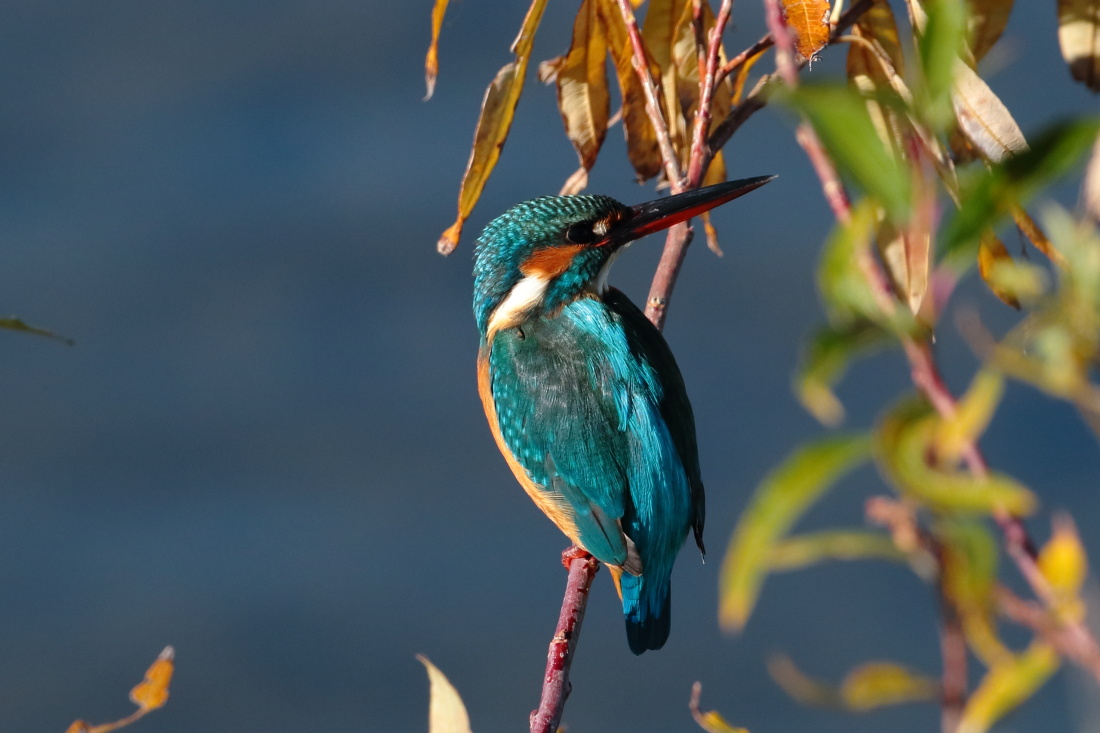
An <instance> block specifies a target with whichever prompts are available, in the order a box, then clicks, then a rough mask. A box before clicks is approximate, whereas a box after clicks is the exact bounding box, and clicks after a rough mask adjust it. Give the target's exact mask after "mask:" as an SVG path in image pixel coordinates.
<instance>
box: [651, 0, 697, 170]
mask: <svg viewBox="0 0 1100 733" xmlns="http://www.w3.org/2000/svg"><path fill="white" fill-rule="evenodd" d="M685 13H687V15H688V17H689V18H690V17H691V1H690V0H651V2H650V3H649V9H648V10H646V14H645V24H644V25H643V26H642V40H643V41H644V42H645V47H646V49H647V50H648V51H649V53H650V54H651V55H652V57H653V62H654V63H655V64H656V65H657V67H658V68H659V69H660V76H659V77H657V78H659V79H660V82H661V85H660V88H659V90H658V91H659V93H660V94H659V96H660V100H661V113H662V114H663V115H664V118H665V125H666V126H667V127H668V136H669V140H670V141H671V142H672V149H673V150H675V151H677V152H678V153H682V151H683V150H684V148H685V146H686V145H687V144H688V142H687V141H688V140H689V136H690V134H691V133H690V132H689V130H690V129H691V123H690V121H688V120H685V119H684V115H683V111H682V109H683V108H682V106H681V104H680V88H679V87H680V83H679V81H678V78H677V77H678V72H679V69H678V67H677V64H676V58H677V53H676V44H677V43H678V42H679V41H680V39H681V37H682V36H683V35H684V33H685V32H686V33H687V34H689V35H690V38H688V39H687V43H689V44H690V48H691V49H692V59H694V58H695V56H694V48H695V35H694V33H693V32H692V30H691V24H690V22H689V23H688V24H687V26H686V30H685V27H684V25H683V23H682V22H681V21H682V19H683V17H684V14H685ZM681 55H682V54H681ZM696 69H698V66H696ZM697 78H698V77H697ZM696 94H698V88H696Z"/></svg>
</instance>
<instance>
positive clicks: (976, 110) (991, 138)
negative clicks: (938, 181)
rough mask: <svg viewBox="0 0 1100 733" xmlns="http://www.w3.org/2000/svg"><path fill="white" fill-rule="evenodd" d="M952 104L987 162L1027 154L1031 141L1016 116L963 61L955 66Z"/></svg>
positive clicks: (971, 141)
mask: <svg viewBox="0 0 1100 733" xmlns="http://www.w3.org/2000/svg"><path fill="white" fill-rule="evenodd" d="M951 104H952V106H953V107H954V109H955V119H956V121H957V122H958V123H959V130H960V131H961V132H962V133H963V134H964V135H965V136H966V138H967V140H969V141H970V144H971V145H973V146H974V148H975V149H977V150H978V151H980V152H981V154H982V156H983V157H984V158H985V159H986V160H990V161H992V162H994V163H997V162H999V161H1002V160H1004V159H1005V158H1007V157H1008V156H1010V155H1016V154H1017V153H1021V152H1023V151H1024V150H1027V141H1025V140H1024V134H1023V132H1021V131H1020V127H1019V125H1017V124H1016V120H1014V119H1012V113H1010V112H1009V111H1008V107H1005V106H1004V104H1003V103H1002V102H1001V100H1000V99H999V98H998V97H997V95H996V94H994V93H993V91H992V90H991V89H990V88H989V86H988V85H987V84H986V83H985V82H984V81H982V78H981V77H980V76H978V75H977V74H976V73H974V70H973V69H971V68H970V67H969V66H967V65H966V64H964V63H963V62H962V61H956V64H955V86H954V88H953V89H952V90H951Z"/></svg>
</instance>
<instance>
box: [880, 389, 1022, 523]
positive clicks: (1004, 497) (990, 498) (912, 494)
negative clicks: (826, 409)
mask: <svg viewBox="0 0 1100 733" xmlns="http://www.w3.org/2000/svg"><path fill="white" fill-rule="evenodd" d="M935 424H936V416H935V414H934V413H933V412H932V410H931V407H930V406H929V405H928V403H926V402H924V401H923V400H908V401H904V402H902V403H901V404H900V405H899V406H898V407H897V408H895V409H894V410H893V411H892V412H891V413H890V414H889V415H888V416H887V417H886V418H885V419H884V420H883V421H882V423H881V425H880V426H879V429H878V431H877V435H876V438H877V441H876V451H877V454H878V459H879V463H880V465H881V466H882V468H883V469H884V472H885V474H886V476H887V477H888V478H889V479H890V480H891V482H892V483H893V484H894V485H895V487H896V488H897V489H898V491H899V492H900V493H901V494H902V495H903V496H906V497H908V498H910V499H913V500H915V501H918V502H920V503H921V504H924V505H925V506H927V507H929V508H930V509H933V510H935V511H943V512H948V513H959V514H964V513H984V514H989V513H993V512H997V511H1007V512H1009V513H1011V514H1014V515H1026V514H1030V513H1031V512H1032V511H1034V509H1035V504H1036V501H1035V496H1034V495H1033V494H1032V493H1031V492H1030V491H1028V490H1027V489H1026V488H1025V487H1024V486H1023V485H1022V484H1020V483H1019V482H1018V481H1016V480H1014V479H1012V478H1010V477H1008V476H1005V475H1003V474H1000V473H996V472H989V473H988V474H987V475H986V476H985V477H983V478H978V477H977V476H974V475H973V474H970V473H968V472H966V471H963V470H954V469H951V468H939V467H934V466H931V465H929V463H928V461H927V458H928V453H929V450H930V449H931V446H932V432H933V430H934V429H935Z"/></svg>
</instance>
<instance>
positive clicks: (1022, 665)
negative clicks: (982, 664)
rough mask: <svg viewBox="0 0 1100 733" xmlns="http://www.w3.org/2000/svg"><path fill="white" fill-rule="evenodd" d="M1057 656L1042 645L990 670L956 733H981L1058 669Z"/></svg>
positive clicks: (1031, 693) (1029, 695)
mask: <svg viewBox="0 0 1100 733" xmlns="http://www.w3.org/2000/svg"><path fill="white" fill-rule="evenodd" d="M1058 665H1059V658H1058V654H1057V653H1056V652H1055V651H1054V650H1053V649H1051V648H1050V647H1049V646H1047V645H1046V644H1044V643H1042V642H1034V643H1032V645H1031V646H1030V647H1028V648H1027V650H1025V651H1024V652H1023V653H1021V654H1019V655H1016V656H1014V657H1010V658H1009V659H1008V660H1007V661H1005V662H1003V663H1002V664H999V665H997V666H996V667H993V668H992V669H990V670H989V671H988V672H987V673H986V675H985V678H984V679H982V681H981V683H980V684H979V685H978V687H977V689H975V690H974V692H973V694H972V695H971V696H970V699H969V700H967V703H966V707H965V708H964V709H963V713H962V719H961V720H960V721H959V726H958V729H957V730H958V732H959V733H984V732H985V731H987V730H989V728H990V727H991V726H992V725H993V724H994V723H996V722H997V721H998V720H1000V718H1002V717H1003V716H1004V715H1005V714H1006V713H1008V712H1010V711H1012V710H1014V709H1015V708H1016V707H1017V706H1019V705H1020V703H1022V702H1024V701H1025V700H1027V699H1028V698H1029V697H1031V696H1032V695H1033V694H1034V693H1035V691H1036V690H1038V689H1039V688H1040V687H1042V686H1043V683H1045V682H1046V681H1047V680H1048V679H1050V677H1051V675H1053V674H1054V672H1055V671H1056V670H1057V669H1058Z"/></svg>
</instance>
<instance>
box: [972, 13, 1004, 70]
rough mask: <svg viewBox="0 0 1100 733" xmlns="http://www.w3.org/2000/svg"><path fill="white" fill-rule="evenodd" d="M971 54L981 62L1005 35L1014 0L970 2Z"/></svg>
mask: <svg viewBox="0 0 1100 733" xmlns="http://www.w3.org/2000/svg"><path fill="white" fill-rule="evenodd" d="M968 4H969V6H970V17H969V19H968V20H969V23H968V26H969V29H970V30H969V34H968V35H969V37H970V53H971V54H973V56H974V61H975V62H977V61H981V60H982V59H983V58H984V57H985V55H986V53H988V52H989V49H991V48H992V47H993V44H995V43H996V42H997V40H998V39H999V38H1000V37H1001V34H1002V33H1004V30H1005V26H1007V25H1008V16H1009V15H1010V14H1011V13H1012V4H1013V0H970V2H969V3H968Z"/></svg>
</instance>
